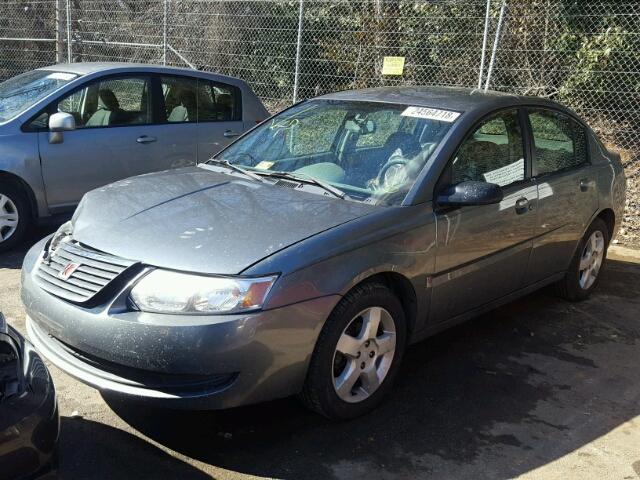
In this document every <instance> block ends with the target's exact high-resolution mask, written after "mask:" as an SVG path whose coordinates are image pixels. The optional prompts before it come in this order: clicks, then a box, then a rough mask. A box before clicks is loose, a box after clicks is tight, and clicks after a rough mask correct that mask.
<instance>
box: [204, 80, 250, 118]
mask: <svg viewBox="0 0 640 480" xmlns="http://www.w3.org/2000/svg"><path fill="white" fill-rule="evenodd" d="M198 107H199V109H198V122H233V121H240V120H242V102H241V100H240V89H239V88H237V87H233V86H231V85H227V84H224V83H218V82H211V81H209V80H204V79H199V80H198Z"/></svg>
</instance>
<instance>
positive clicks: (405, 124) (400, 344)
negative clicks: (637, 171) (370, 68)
mask: <svg viewBox="0 0 640 480" xmlns="http://www.w3.org/2000/svg"><path fill="white" fill-rule="evenodd" d="M624 195H625V179H624V176H623V170H622V167H621V165H620V159H619V157H618V156H617V155H616V154H614V153H611V152H609V151H607V149H606V148H605V147H604V146H603V145H602V143H601V142H600V141H599V140H598V139H597V138H596V136H595V135H594V134H593V132H592V131H591V130H590V129H589V128H588V127H587V126H586V125H585V124H584V122H582V121H581V120H580V119H579V118H578V117H577V116H576V115H575V114H574V113H572V112H571V111H569V110H567V109H566V108H563V107H562V106H560V105H558V104H556V103H553V102H551V101H547V100H541V99H535V98H526V97H518V96H511V95H501V94H497V93H487V94H483V93H477V92H473V91H467V90H452V89H436V88H417V87H406V88H383V89H373V90H363V91H354V92H343V93H337V94H332V95H327V96H323V97H319V98H316V99H313V100H310V101H306V102H303V103H300V104H298V105H295V106H293V107H291V108H289V109H288V110H285V111H284V112H282V113H280V114H278V115H276V116H275V117H273V118H272V119H270V120H268V121H266V122H264V123H262V124H261V125H260V126H258V127H257V128H255V129H254V130H252V131H251V132H249V133H248V134H246V135H244V136H243V137H242V138H240V139H238V140H237V141H236V142H234V143H233V144H231V145H230V146H229V147H227V148H226V149H225V150H223V151H222V152H221V153H220V154H219V155H217V157H216V158H214V159H212V160H210V161H209V162H207V163H206V164H203V165H199V166H197V167H191V168H186V169H182V170H177V171H167V172H162V173H156V174H150V175H143V176H139V177H137V178H130V179H128V180H124V181H120V182H116V183H113V184H111V185H108V186H106V187H103V188H99V189H97V190H94V191H92V192H90V193H89V194H87V195H85V197H84V199H83V201H82V202H81V204H80V206H79V208H78V210H77V211H76V214H75V215H74V218H73V219H72V221H71V222H70V223H68V224H65V225H64V226H63V227H61V229H60V230H59V231H58V232H57V233H56V234H54V235H53V236H52V237H50V238H47V239H44V240H43V241H41V242H40V243H38V244H37V245H35V246H34V247H33V249H32V250H31V251H30V252H29V253H28V255H27V256H26V259H25V262H24V268H23V285H22V299H23V301H24V305H25V308H26V311H27V314H28V319H27V329H28V331H29V335H30V337H31V339H32V341H33V343H34V344H35V345H36V347H37V348H38V349H39V350H40V351H41V352H42V354H43V355H44V356H46V357H47V358H48V359H49V360H51V362H52V363H54V364H56V365H57V366H59V367H60V368H61V369H63V370H65V371H66V372H68V373H69V374H71V375H73V376H75V377H77V378H78V379H80V380H81V381H83V382H86V383H88V384H89V385H93V386H94V387H96V388H99V389H101V390H106V391H113V392H118V393H120V394H124V395H129V396H131V397H136V398H139V399H140V398H142V399H146V400H147V401H153V402H158V403H160V404H163V405H166V406H169V407H180V408H197V409H210V408H226V407H232V406H237V405H243V404H249V403H255V402H261V401H265V400H269V399H273V398H278V397H284V396H287V395H292V394H299V395H300V397H301V398H302V399H303V401H304V402H305V403H306V404H307V405H308V406H309V407H310V408H312V409H313V410H315V411H317V412H319V413H321V414H323V415H325V416H327V417H331V418H349V417H353V416H357V415H360V414H362V413H365V412H367V411H369V410H371V409H372V408H373V407H374V406H375V405H377V404H378V402H380V400H381V399H382V397H383V396H384V395H385V394H387V393H389V391H390V390H391V387H392V384H393V381H394V379H395V377H396V376H397V375H398V369H399V366H400V363H401V361H402V356H403V353H404V351H405V349H406V347H407V345H408V344H410V343H412V342H416V341H418V340H421V339H423V338H425V337H427V336H429V335H433V334H434V333H436V332H438V331H440V330H443V329H445V328H447V327H450V326H452V325H455V324H457V323H460V322H462V321H464V320H467V319H469V318H470V317H473V316H476V315H478V314H480V313H482V312H486V311H488V310H489V309H492V308H494V307H496V306H498V305H501V304H504V303H505V302H509V301H511V300H513V299H514V298H516V297H519V296H521V295H525V294H527V293H528V292H531V291H533V290H536V289H538V288H541V287H543V286H546V285H551V284H553V285H554V286H555V288H556V290H557V291H558V293H559V294H560V295H562V296H563V297H564V298H566V299H568V300H572V301H575V300H581V299H584V298H586V297H587V296H589V294H591V292H593V290H594V289H595V288H596V287H597V285H598V281H599V279H600V272H601V270H602V266H603V262H604V261H605V257H606V251H607V246H608V244H609V241H610V239H611V238H612V237H613V236H614V235H615V234H616V231H617V229H618V226H619V224H620V220H621V218H622V208H623V204H624Z"/></svg>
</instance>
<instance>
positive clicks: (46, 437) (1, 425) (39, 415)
mask: <svg viewBox="0 0 640 480" xmlns="http://www.w3.org/2000/svg"><path fill="white" fill-rule="evenodd" d="M9 330H10V334H11V336H12V338H14V339H15V340H17V342H16V343H18V347H19V350H20V353H21V359H22V370H23V375H24V379H25V389H24V391H23V392H22V393H20V394H17V395H14V396H12V397H9V398H7V399H6V400H5V401H4V402H2V403H0V478H7V479H9V478H11V479H14V478H16V479H17V478H35V477H37V476H40V475H44V474H46V473H49V472H50V471H51V470H52V469H54V468H55V463H56V445H57V442H58V432H59V428H60V423H59V416H58V404H57V399H56V393H55V389H54V386H53V381H52V379H51V376H50V375H49V372H48V371H47V368H46V366H45V364H44V362H43V361H42V359H41V358H40V356H39V355H38V354H37V353H36V351H35V349H34V348H33V346H32V345H31V344H30V343H29V341H27V340H25V339H24V338H22V337H21V336H20V335H19V334H18V333H17V332H16V331H15V330H13V329H11V327H9Z"/></svg>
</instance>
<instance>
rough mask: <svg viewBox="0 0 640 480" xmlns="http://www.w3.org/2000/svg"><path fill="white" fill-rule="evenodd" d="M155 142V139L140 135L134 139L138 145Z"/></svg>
mask: <svg viewBox="0 0 640 480" xmlns="http://www.w3.org/2000/svg"><path fill="white" fill-rule="evenodd" d="M156 140H157V138H156V137H150V136H148V135H141V136H140V137H138V138H137V139H136V142H138V143H151V142H155V141H156Z"/></svg>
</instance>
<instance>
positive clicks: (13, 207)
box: [0, 180, 31, 252]
mask: <svg viewBox="0 0 640 480" xmlns="http://www.w3.org/2000/svg"><path fill="white" fill-rule="evenodd" d="M30 218H31V211H30V209H29V202H28V200H27V197H26V195H25V194H24V192H23V191H22V190H21V189H20V188H18V187H17V186H16V185H15V184H14V183H12V182H7V181H3V180H0V252H6V251H7V250H10V249H12V248H13V247H15V246H16V245H18V244H19V243H20V242H21V241H22V240H23V239H24V236H25V235H26V233H27V230H28V228H29V224H30Z"/></svg>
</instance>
